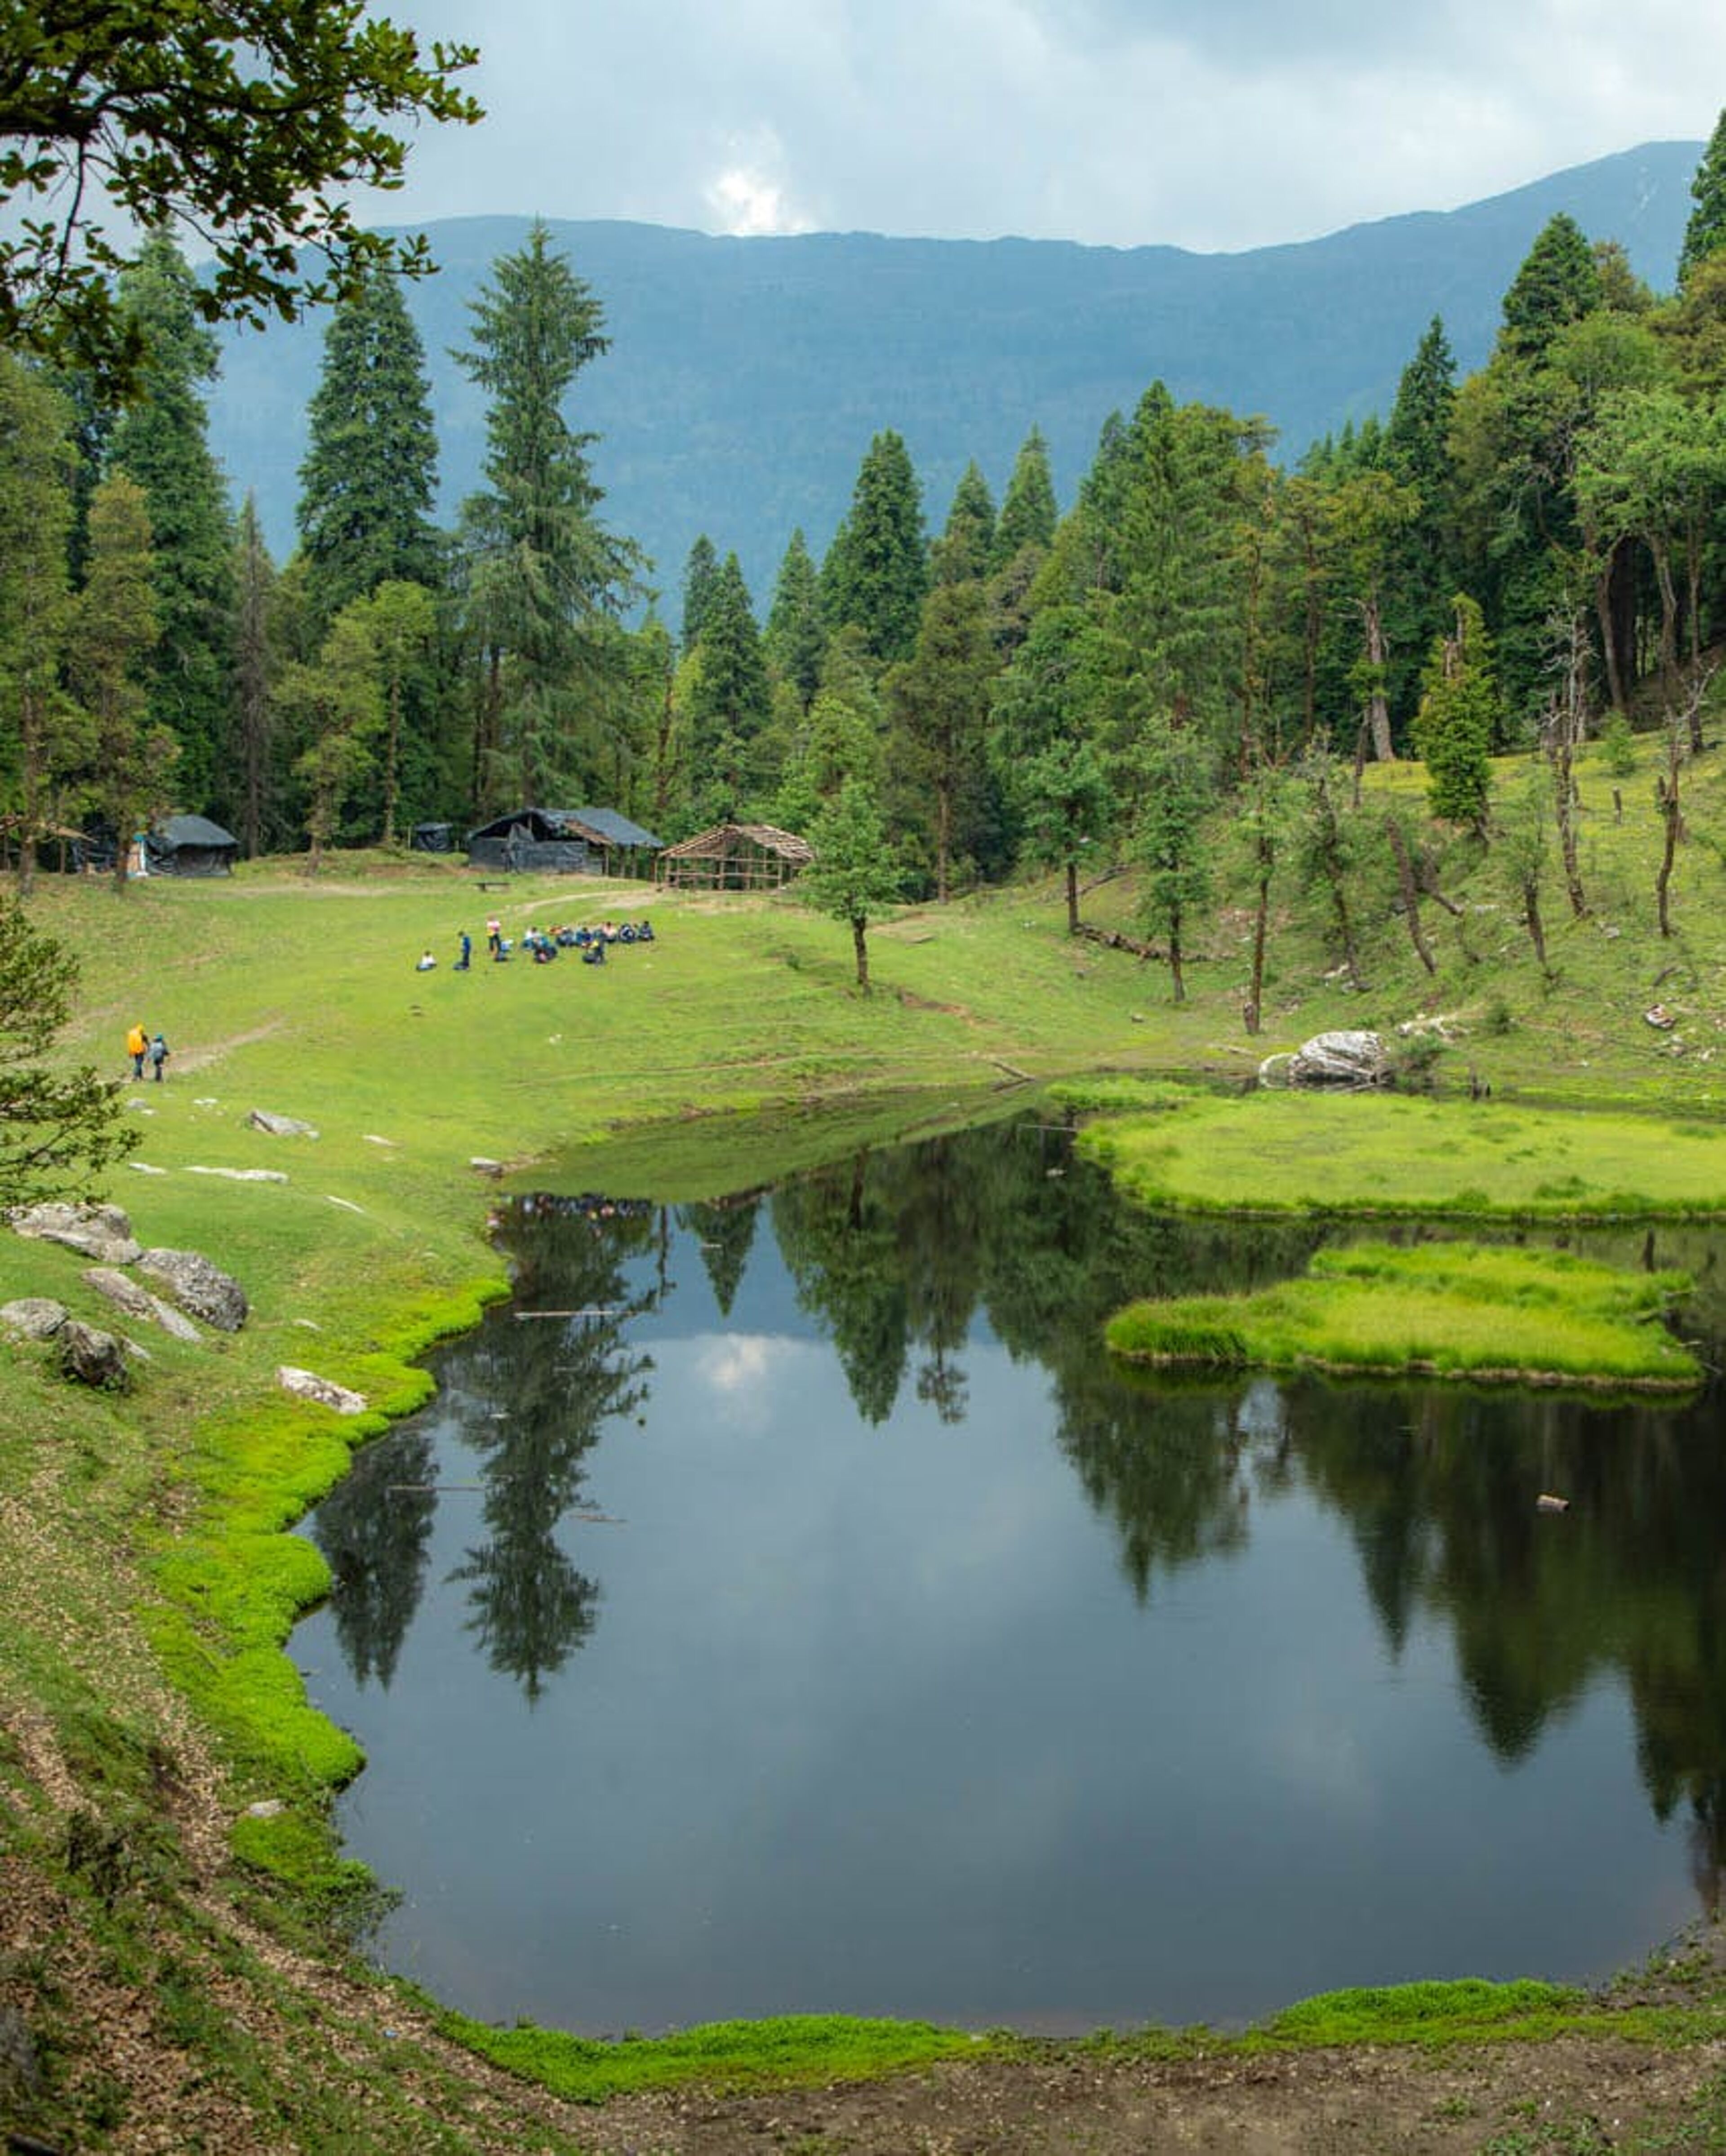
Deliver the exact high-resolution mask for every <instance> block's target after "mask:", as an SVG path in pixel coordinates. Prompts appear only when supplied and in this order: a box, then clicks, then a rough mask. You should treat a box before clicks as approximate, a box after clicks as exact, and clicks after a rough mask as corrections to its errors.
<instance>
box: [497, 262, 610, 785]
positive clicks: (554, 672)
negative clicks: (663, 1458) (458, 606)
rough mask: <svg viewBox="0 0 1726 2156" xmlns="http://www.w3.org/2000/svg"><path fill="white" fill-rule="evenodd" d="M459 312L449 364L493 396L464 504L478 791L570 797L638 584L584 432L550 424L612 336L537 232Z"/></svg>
mask: <svg viewBox="0 0 1726 2156" xmlns="http://www.w3.org/2000/svg"><path fill="white" fill-rule="evenodd" d="M469 304H470V311H471V312H472V315H473V317H474V321H473V331H472V335H473V349H471V350H470V351H467V352H458V353H456V355H455V357H456V361H457V363H458V364H459V365H460V367H461V368H462V369H463V371H464V372H465V373H466V374H467V375H468V376H469V377H470V379H472V380H473V381H474V382H476V383H477V384H478V385H479V387H480V388H481V389H483V390H485V391H486V392H487V393H488V394H489V395H490V398H491V404H490V406H489V408H488V410H487V413H486V431H485V439H486V453H485V466H484V473H485V487H484V489H483V490H481V491H480V493H478V494H476V495H473V496H472V497H471V498H470V500H468V502H467V503H466V504H465V506H464V509H463V511H462V544H463V550H464V555H465V568H466V578H467V590H466V601H467V605H466V613H467V619H468V624H469V627H470V631H471V633H472V634H473V635H474V637H475V639H476V641H477V643H478V644H479V645H480V649H481V651H482V653H483V665H484V680H483V684H482V687H481V692H480V721H479V726H478V729H477V734H476V741H475V771H474V783H475V798H476V800H477V801H479V802H480V803H483V804H485V805H487V806H490V805H492V804H495V803H498V802H500V801H501V800H504V799H508V798H513V799H516V800H521V801H532V800H535V799H549V798H554V797H556V796H557V795H558V794H561V793H565V791H566V789H567V790H569V791H573V792H574V793H577V795H578V796H579V794H581V793H584V792H585V791H586V789H587V785H588V780H589V776H590V774H592V773H595V772H596V771H598V769H600V768H603V766H604V760H605V747H606V734H607V731H608V724H609V718H610V716H611V708H610V707H611V699H612V696H613V692H614V690H616V688H617V687H618V684H617V683H616V682H615V681H614V680H613V679H611V678H610V670H611V669H612V667H613V666H614V665H615V663H616V662H617V661H618V660H619V655H620V654H619V647H618V644H617V643H616V641H615V639H614V638H613V637H612V636H611V635H609V634H608V633H607V632H608V631H609V629H610V627H611V625H612V624H613V623H614V620H615V619H616V616H617V614H618V613H619V611H620V609H621V608H622V607H623V606H624V604H625V603H627V602H628V600H629V598H632V597H633V596H634V593H635V592H636V590H637V589H638V583H637V574H636V572H637V568H638V565H639V562H640V556H639V554H638V552H637V551H636V549H635V548H634V546H633V545H632V544H631V543H630V542H629V541H627V540H624V539H619V538H616V537H614V536H613V535H612V534H611V533H610V532H609V531H607V530H606V529H605V527H604V525H603V524H602V523H601V522H600V521H599V516H598V508H599V503H600V501H601V499H602V493H601V490H600V488H599V486H598V484H597V482H596V481H595V480H594V478H593V473H592V471H591V470H590V469H589V467H588V449H589V448H590V447H591V446H592V444H593V439H594V437H593V435H592V434H580V433H577V432H576V431H575V430H573V429H572V428H571V427H570V425H569V423H568V421H567V420H566V418H564V415H563V403H564V399H565V398H566V397H567V396H568V393H569V390H570V388H571V386H572V385H573V382H574V381H575V378H576V377H577V375H578V373H579V372H581V370H582V368H583V367H586V366H588V364H590V362H593V360H595V359H597V358H598V357H599V356H600V354H601V353H603V352H604V351H605V350H606V349H607V347H608V345H609V339H608V338H607V337H606V336H604V331H603V322H604V315H603V311H602V310H601V307H600V305H599V301H598V299H597V297H596V296H595V295H594V294H593V291H592V290H591V288H590V287H589V286H588V285H587V284H586V283H585V282H584V281H583V280H582V279H581V278H579V277H578V276H577V275H576V274H575V272H574V271H573V269H571V268H570V266H569V263H568V259H567V258H566V257H565V256H563V255H562V254H558V253H557V252H555V251H554V249H552V244H551V234H550V233H549V232H548V231H547V228H546V227H545V225H544V224H542V223H536V224H535V225H534V226H533V227H532V230H531V231H530V232H529V234H528V236H527V242H526V244H525V245H523V246H522V247H521V248H520V249H518V250H517V251H516V253H515V254H508V255H505V256H503V257H502V258H501V259H500V260H499V261H497V262H496V264H494V265H493V270H492V278H491V283H490V284H488V285H485V287H484V288H483V289H482V290H481V292H480V296H479V298H478V299H477V300H472V301H470V303H469Z"/></svg>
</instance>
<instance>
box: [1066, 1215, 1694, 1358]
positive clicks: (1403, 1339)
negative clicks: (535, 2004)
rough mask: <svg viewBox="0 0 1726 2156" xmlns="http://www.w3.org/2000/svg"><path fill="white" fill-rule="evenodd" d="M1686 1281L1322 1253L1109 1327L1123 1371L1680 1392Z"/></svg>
mask: <svg viewBox="0 0 1726 2156" xmlns="http://www.w3.org/2000/svg"><path fill="white" fill-rule="evenodd" d="M1690 1286H1692V1282H1691V1281H1690V1280H1689V1279H1688V1278H1687V1276H1685V1275H1683V1274H1682V1273H1675V1272H1660V1273H1643V1274H1635V1273H1620V1272H1615V1271H1613V1270H1610V1268H1609V1267H1607V1266H1605V1265H1595V1264H1591V1263H1590V1262H1589V1261H1588V1260H1585V1259H1581V1258H1578V1257H1575V1256H1573V1255H1571V1254H1570V1253H1569V1252H1568V1251H1564V1250H1492V1249H1483V1248H1482V1247H1480V1246H1479V1245H1475V1244H1472V1243H1440V1244H1428V1245H1424V1246H1422V1247H1421V1248H1420V1249H1416V1250H1392V1249H1390V1248H1389V1247H1387V1246H1386V1245H1383V1244H1376V1243H1360V1244H1356V1245H1353V1246H1352V1247H1351V1248H1349V1249H1348V1250H1320V1251H1318V1252H1317V1253H1316V1254H1315V1255H1314V1256H1313V1257H1312V1260H1311V1261H1310V1262H1309V1264H1308V1265H1307V1275H1306V1277H1305V1278H1304V1279H1302V1280H1297V1281H1282V1282H1281V1283H1279V1284H1278V1285H1277V1286H1275V1287H1270V1288H1264V1289H1261V1290H1260V1291H1258V1292H1257V1293H1256V1294H1251V1295H1235V1296H1179V1297H1170V1298H1167V1299H1165V1300H1163V1301H1148V1302H1137V1303H1133V1304H1131V1305H1129V1306H1128V1308H1127V1309H1125V1310H1123V1311H1120V1312H1117V1314H1116V1316H1115V1317H1113V1318H1112V1319H1111V1320H1110V1322H1109V1326H1108V1344H1109V1347H1111V1349H1112V1351H1113V1353H1116V1354H1117V1355H1119V1356H1121V1357H1122V1358H1124V1359H1125V1360H1127V1361H1128V1362H1135V1363H1148V1364H1152V1365H1157V1366H1179V1365H1183V1364H1186V1365H1197V1366H1199V1367H1201V1368H1211V1369H1246V1368H1251V1369H1261V1370H1303V1369H1304V1370H1325V1371H1330V1372H1333V1373H1342V1374H1345V1375H1349V1376H1360V1377H1365V1376H1384V1375H1390V1376H1402V1375H1415V1374H1418V1375H1421V1376H1432V1377H1438V1378H1472V1379H1473V1380H1474V1381H1476V1382H1477V1383H1488V1382H1489V1383H1500V1384H1503V1383H1511V1384H1516V1383H1567V1384H1571V1385H1578V1386H1604V1387H1611V1388H1624V1389H1647V1390H1654V1391H1662V1392H1678V1391H1686V1390H1689V1389H1693V1388H1694V1387H1695V1386H1697V1385H1698V1384H1699V1383H1701V1381H1702V1375H1703V1371H1702V1365H1701V1364H1700V1363H1699V1362H1698V1360H1697V1358H1696V1357H1695V1356H1694V1355H1693V1354H1692V1353H1690V1352H1689V1350H1688V1349H1687V1348H1685V1347H1681V1346H1680V1345H1679V1343H1678V1342H1677V1341H1676V1340H1674V1339H1673V1338H1672V1336H1671V1335H1670V1334H1669V1333H1668V1332H1666V1331H1665V1329H1664V1328H1663V1327H1662V1324H1661V1323H1660V1320H1661V1319H1662V1317H1664V1316H1665V1315H1666V1313H1667V1311H1668V1310H1669V1309H1670V1308H1671V1306H1672V1304H1673V1303H1674V1302H1675V1301H1677V1299H1678V1298H1679V1297H1680V1296H1682V1295H1683V1294H1684V1293H1686V1292H1687V1290H1688V1289H1689V1288H1690Z"/></svg>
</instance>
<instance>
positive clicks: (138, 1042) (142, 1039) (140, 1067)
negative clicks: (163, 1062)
mask: <svg viewBox="0 0 1726 2156" xmlns="http://www.w3.org/2000/svg"><path fill="white" fill-rule="evenodd" d="M149 1046H150V1036H149V1034H147V1033H146V1032H145V1030H144V1029H143V1027H142V1026H141V1025H135V1026H134V1027H133V1028H132V1029H131V1032H130V1033H129V1034H127V1035H126V1054H127V1055H129V1056H131V1060H132V1075H133V1077H134V1078H141V1077H142V1076H143V1075H144V1057H145V1055H146V1052H147V1050H148V1049H149Z"/></svg>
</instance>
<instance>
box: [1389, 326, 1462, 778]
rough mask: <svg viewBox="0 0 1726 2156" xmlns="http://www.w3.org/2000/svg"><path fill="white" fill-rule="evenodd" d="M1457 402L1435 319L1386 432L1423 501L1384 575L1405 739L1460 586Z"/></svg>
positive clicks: (1399, 727)
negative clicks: (1427, 657)
mask: <svg viewBox="0 0 1726 2156" xmlns="http://www.w3.org/2000/svg"><path fill="white" fill-rule="evenodd" d="M1455 410H1456V360H1455V357H1454V356H1453V355H1452V353H1451V347H1450V341H1449V340H1448V339H1447V338H1446V335H1445V329H1444V324H1443V322H1442V321H1441V320H1440V319H1439V317H1438V316H1436V315H1435V316H1433V318H1432V321H1431V325H1430V326H1429V327H1428V329H1427V331H1426V333H1425V336H1423V337H1422V338H1421V340H1420V344H1419V346H1417V347H1416V349H1415V356H1414V357H1413V358H1412V359H1411V360H1410V362H1409V363H1408V365H1407V366H1406V367H1405V368H1404V369H1403V372H1402V379H1401V381H1400V382H1399V384H1398V386H1397V391H1396V403H1395V406H1394V407H1393V408H1392V410H1391V413H1390V424H1389V425H1388V426H1387V427H1386V429H1385V430H1384V465H1385V469H1386V470H1387V471H1388V472H1389V473H1390V476H1391V477H1392V478H1393V479H1394V480H1396V481H1397V482H1398V483H1399V484H1400V485H1403V486H1408V487H1412V488H1413V489H1414V490H1415V496H1416V497H1417V500H1418V509H1417V512H1416V514H1415V516H1413V517H1412V518H1411V519H1410V521H1409V523H1408V524H1407V525H1406V526H1405V527H1404V528H1403V529H1402V531H1400V532H1398V533H1396V534H1395V536H1393V538H1392V540H1391V542H1390V553H1389V557H1388V559H1387V561H1386V563H1385V571H1384V621H1385V635H1386V640H1387V642H1388V644H1389V646H1390V659H1389V664H1388V670H1387V675H1386V690H1387V693H1388V696H1389V699H1390V723H1391V727H1392V731H1393V733H1394V734H1395V735H1398V736H1401V735H1404V734H1405V733H1406V731H1407V728H1408V726H1409V723H1410V721H1411V720H1412V718H1413V716H1414V712H1415V704H1416V703H1417V702H1418V701H1419V695H1420V654H1421V653H1423V652H1424V651H1425V649H1426V648H1427V646H1428V645H1429V644H1431V641H1432V639H1433V638H1434V637H1435V636H1436V635H1437V634H1440V632H1441V629H1443V627H1444V622H1445V605H1446V599H1447V598H1448V597H1449V595H1450V593H1451V592H1452V591H1453V590H1454V589H1455V588H1456V565H1455V563H1454V562H1452V560H1451V526H1452V523H1453V521H1454V518H1455V504H1456V484H1455V479H1454V475H1453V471H1452V467H1451V442H1450V437H1451V418H1452V416H1453V414H1454V413H1455Z"/></svg>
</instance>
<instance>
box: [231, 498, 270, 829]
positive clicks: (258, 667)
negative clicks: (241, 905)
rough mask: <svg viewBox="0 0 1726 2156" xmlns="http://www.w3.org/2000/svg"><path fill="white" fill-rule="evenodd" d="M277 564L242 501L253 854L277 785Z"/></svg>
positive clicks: (244, 788)
mask: <svg viewBox="0 0 1726 2156" xmlns="http://www.w3.org/2000/svg"><path fill="white" fill-rule="evenodd" d="M275 581H276V579H275V565H274V564H273V563H272V562H271V561H270V550H269V548H268V547H266V546H265V543H264V528H263V526H262V525H261V524H260V523H259V521H258V502H257V497H256V496H255V495H252V494H248V495H247V496H246V498H245V500H244V502H243V503H242V504H241V506H240V512H239V536H238V537H237V538H236V540H235V542H234V736H235V738H234V750H235V757H234V761H235V765H236V770H235V782H236V794H237V798H238V800H239V816H238V818H237V819H236V820H237V822H238V823H239V840H240V844H241V847H242V848H243V850H244V853H245V857H246V859H247V860H256V859H257V857H258V855H259V854H260V853H262V852H263V851H264V850H265V829H266V813H267V810H268V808H269V807H270V804H271V797H272V794H273V787H272V783H271V780H272V773H271V768H270V738H271V733H272V731H273V729H272V726H271V711H272V706H271V702H270V689H271V684H272V680H273V676H274V673H275V652H274V640H273V637H272V634H271V619H272V615H273V613H274V610H275Z"/></svg>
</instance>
